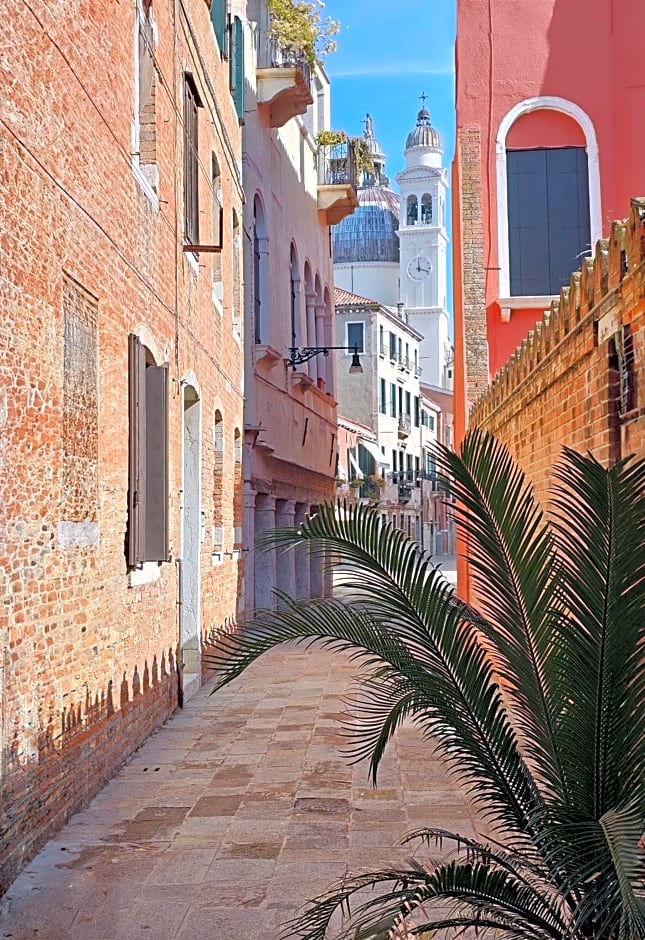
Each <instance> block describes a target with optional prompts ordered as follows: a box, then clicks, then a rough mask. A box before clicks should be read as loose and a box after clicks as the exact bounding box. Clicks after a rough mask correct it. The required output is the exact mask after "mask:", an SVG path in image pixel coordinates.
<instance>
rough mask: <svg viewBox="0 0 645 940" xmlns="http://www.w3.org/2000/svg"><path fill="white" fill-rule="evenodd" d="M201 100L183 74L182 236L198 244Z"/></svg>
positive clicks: (186, 76)
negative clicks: (199, 111) (199, 117)
mask: <svg viewBox="0 0 645 940" xmlns="http://www.w3.org/2000/svg"><path fill="white" fill-rule="evenodd" d="M200 105H201V102H200V99H199V95H198V93H197V88H196V86H195V83H194V81H193V80H192V78H191V77H190V75H185V76H184V237H185V239H186V243H187V244H189V245H198V244H199V199H198V178H199V137H198V132H197V131H198V108H199V107H200Z"/></svg>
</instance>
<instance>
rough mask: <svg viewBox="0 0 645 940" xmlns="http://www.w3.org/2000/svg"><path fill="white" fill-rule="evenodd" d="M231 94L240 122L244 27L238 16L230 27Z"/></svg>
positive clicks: (242, 90)
mask: <svg viewBox="0 0 645 940" xmlns="http://www.w3.org/2000/svg"><path fill="white" fill-rule="evenodd" d="M230 68H231V93H232V95H233V102H234V104H235V110H236V111H237V116H238V118H239V119H240V121H243V120H244V27H243V25H242V20H241V19H240V18H239V16H236V17H234V18H233V23H232V25H231V62H230Z"/></svg>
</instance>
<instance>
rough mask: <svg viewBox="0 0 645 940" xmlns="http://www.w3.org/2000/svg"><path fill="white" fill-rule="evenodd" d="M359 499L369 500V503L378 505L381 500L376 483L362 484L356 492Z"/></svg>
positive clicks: (379, 490) (379, 488)
mask: <svg viewBox="0 0 645 940" xmlns="http://www.w3.org/2000/svg"><path fill="white" fill-rule="evenodd" d="M358 496H359V499H369V500H370V502H373V503H378V501H379V500H380V498H381V487H380V486H379V485H378V484H377V483H372V482H371V481H370V480H367V481H366V482H365V483H362V484H361V486H360V488H359V490H358Z"/></svg>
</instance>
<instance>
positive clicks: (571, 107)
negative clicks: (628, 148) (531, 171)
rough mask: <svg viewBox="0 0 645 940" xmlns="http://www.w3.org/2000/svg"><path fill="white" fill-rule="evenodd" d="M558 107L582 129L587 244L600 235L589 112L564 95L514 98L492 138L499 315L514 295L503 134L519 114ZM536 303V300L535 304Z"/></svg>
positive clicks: (597, 179) (596, 169) (528, 301)
mask: <svg viewBox="0 0 645 940" xmlns="http://www.w3.org/2000/svg"><path fill="white" fill-rule="evenodd" d="M545 110H546V111H549V110H550V111H560V112H561V113H562V114H566V115H567V116H568V117H570V118H573V120H574V121H575V122H576V123H577V124H578V126H579V127H580V129H581V130H582V132H583V134H584V137H585V142H586V148H585V149H586V151H587V161H588V175H589V180H588V182H589V221H590V227H591V244H592V245H595V244H596V242H597V241H598V240H599V239H600V238H602V211H601V191H600V160H599V153H598V139H597V136H596V130H595V128H594V125H593V122H592V120H591V118H590V117H589V115H588V114H587V113H586V112H585V111H583V110H582V108H581V107H579V106H578V105H577V104H574V103H573V102H572V101H568V100H567V99H566V98H559V97H556V96H553V95H542V96H538V97H535V98H526V99H525V100H524V101H520V102H518V103H517V104H516V105H514V106H513V107H512V108H511V109H510V111H508V112H507V113H506V115H505V116H504V117H503V118H502V120H501V121H500V124H499V128H498V131H497V138H496V140H495V164H496V178H497V257H498V265H499V286H498V297H497V302H498V303H499V305H500V307H501V308H502V319H504V320H508V319H510V311H511V309H512V307H511V304H510V301H511V300H513V301H515V300H516V298H513V297H512V296H511V292H510V291H511V286H510V285H511V280H510V251H509V237H508V183H507V160H506V138H507V136H508V133H509V131H510V129H511V127H512V126H513V125H514V124H515V122H516V121H517V120H519V118H521V117H522V116H523V115H525V114H531V113H532V112H533V111H545ZM547 300H550V298H546V297H528V298H526V301H525V302H522V301H521V300H520V302H519V303H515V302H514V303H513V306H515V307H520V306H527V305H528V306H529V307H533V306H535V305H536V302H538V301H540V302H542V303H545V302H546V301H547ZM539 305H540V303H538V306H539Z"/></svg>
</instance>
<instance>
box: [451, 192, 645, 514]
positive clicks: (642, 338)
mask: <svg viewBox="0 0 645 940" xmlns="http://www.w3.org/2000/svg"><path fill="white" fill-rule="evenodd" d="M469 423H470V425H471V426H474V425H479V426H481V427H484V428H486V429H487V430H489V431H491V432H493V433H494V434H495V435H496V436H497V437H498V438H499V439H500V440H502V441H503V442H504V443H506V444H507V445H508V447H509V449H510V451H511V453H512V455H513V456H514V457H515V459H516V460H518V461H519V463H520V465H521V466H522V467H523V469H524V470H525V472H526V473H527V474H528V476H529V478H530V480H531V481H532V483H533V485H534V487H535V491H536V494H537V496H538V497H539V498H540V499H541V500H543V501H545V500H546V497H547V491H548V485H549V471H550V469H551V467H552V466H553V464H554V463H555V462H556V460H557V459H558V456H559V454H560V451H561V448H562V447H563V446H565V445H566V446H569V447H573V448H575V449H576V450H578V451H591V453H592V454H593V455H594V456H595V457H596V458H597V459H598V460H600V461H601V462H602V463H604V464H609V463H611V462H613V461H615V460H616V459H619V458H620V457H625V456H627V455H629V454H638V455H640V456H643V455H645V200H633V203H632V208H631V213H630V216H629V218H628V219H627V220H626V221H625V222H615V223H614V224H613V226H612V230H611V237H610V238H609V239H607V240H603V241H600V242H598V243H597V245H596V252H595V256H594V258H593V259H585V261H584V263H583V266H582V268H581V270H580V271H577V272H575V273H574V274H573V275H572V277H571V282H570V286H569V287H567V288H563V290H562V291H561V294H560V300H559V302H558V303H554V304H553V305H552V309H551V311H550V313H548V314H546V315H545V317H544V319H543V320H542V321H541V322H540V323H538V324H536V327H535V329H534V330H532V331H531V333H530V334H529V336H528V337H527V339H526V340H525V341H524V342H523V343H522V346H521V347H520V348H519V349H518V351H517V353H516V354H515V356H513V357H512V358H511V359H510V360H509V361H508V363H507V364H506V366H505V367H504V368H503V369H502V370H501V372H500V373H499V374H498V375H497V377H496V378H495V380H494V382H493V384H492V385H491V386H490V388H489V389H488V390H487V391H486V392H485V393H484V395H483V396H482V397H481V398H480V399H479V401H478V402H477V404H476V405H475V407H474V408H473V409H472V410H471V412H470V420H469Z"/></svg>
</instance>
